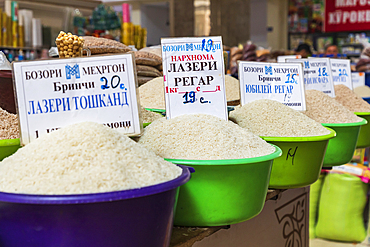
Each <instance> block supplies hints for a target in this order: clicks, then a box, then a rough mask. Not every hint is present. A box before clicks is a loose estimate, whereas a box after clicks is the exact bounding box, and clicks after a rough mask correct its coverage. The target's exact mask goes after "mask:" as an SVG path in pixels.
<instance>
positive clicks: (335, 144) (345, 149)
mask: <svg viewBox="0 0 370 247" xmlns="http://www.w3.org/2000/svg"><path fill="white" fill-rule="evenodd" d="M306 105H307V110H306V111H305V112H304V114H306V115H307V116H309V117H310V118H312V119H314V120H316V121H317V122H320V123H322V125H323V126H325V127H329V128H331V129H333V130H334V131H335V132H336V133H337V135H336V137H335V138H333V139H332V140H330V141H329V144H328V147H327V151H326V154H325V158H324V164H323V166H324V167H331V166H336V165H342V164H345V163H347V162H349V161H350V160H351V159H352V156H353V153H354V151H355V149H356V144H357V139H358V135H359V133H360V128H361V126H363V125H365V124H366V123H367V121H366V120H365V119H363V118H360V117H358V116H356V115H355V114H354V113H352V112H351V111H350V110H348V109H347V108H346V107H345V106H343V105H341V104H340V103H339V102H338V101H336V100H335V99H334V98H331V97H330V96H328V95H326V94H325V93H323V92H320V91H317V90H306Z"/></svg>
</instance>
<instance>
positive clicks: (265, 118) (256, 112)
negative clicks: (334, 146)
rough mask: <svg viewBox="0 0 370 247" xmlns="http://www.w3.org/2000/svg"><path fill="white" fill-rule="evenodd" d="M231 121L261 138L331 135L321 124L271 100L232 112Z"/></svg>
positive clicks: (238, 108) (257, 102)
mask: <svg viewBox="0 0 370 247" xmlns="http://www.w3.org/2000/svg"><path fill="white" fill-rule="evenodd" d="M230 120H232V121H234V122H236V123H237V124H238V125H240V126H241V127H243V128H246V129H248V130H249V131H251V132H253V133H254V134H256V135H259V136H279V137H303V136H321V135H327V134H330V131H329V130H327V129H326V128H325V127H323V126H322V125H321V124H320V123H318V122H316V121H315V120H313V119H311V118H309V117H307V116H305V115H304V114H302V113H300V112H298V111H296V110H293V109H291V108H290V107H288V106H285V105H284V104H282V103H280V102H278V101H275V100H269V99H260V100H256V101H253V102H250V103H248V104H245V105H244V106H242V107H236V108H235V110H234V111H231V112H230Z"/></svg>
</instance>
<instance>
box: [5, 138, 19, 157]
mask: <svg viewBox="0 0 370 247" xmlns="http://www.w3.org/2000/svg"><path fill="white" fill-rule="evenodd" d="M20 147H21V143H20V140H19V138H17V139H5V140H0V161H2V160H3V159H4V158H6V157H8V156H9V155H12V154H13V153H15V152H16V151H17V150H18V149H19V148H20Z"/></svg>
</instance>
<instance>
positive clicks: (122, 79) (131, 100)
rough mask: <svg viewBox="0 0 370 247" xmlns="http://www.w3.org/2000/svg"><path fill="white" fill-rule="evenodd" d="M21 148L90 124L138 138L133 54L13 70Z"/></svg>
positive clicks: (32, 64) (36, 63) (26, 64)
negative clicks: (51, 134) (71, 127)
mask: <svg viewBox="0 0 370 247" xmlns="http://www.w3.org/2000/svg"><path fill="white" fill-rule="evenodd" d="M13 73H14V83H15V89H16V98H17V105H18V117H19V122H20V129H21V131H20V133H21V142H22V144H24V145H25V144H27V143H29V142H31V141H32V140H35V139H36V138H38V137H39V136H41V135H44V134H47V133H49V132H51V131H53V130H56V129H59V128H62V127H64V126H66V125H69V124H73V123H78V122H83V121H93V122H98V123H102V124H104V125H106V126H108V127H111V128H114V129H117V130H119V131H121V132H123V133H125V134H127V135H137V134H140V133H141V122H140V118H139V113H138V109H139V108H138V102H137V98H136V88H137V86H136V85H137V82H136V77H135V73H134V62H133V55H132V54H124V55H115V56H99V57H84V58H71V59H55V60H43V61H32V62H19V63H14V64H13Z"/></svg>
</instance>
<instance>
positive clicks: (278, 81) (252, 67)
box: [239, 62, 306, 111]
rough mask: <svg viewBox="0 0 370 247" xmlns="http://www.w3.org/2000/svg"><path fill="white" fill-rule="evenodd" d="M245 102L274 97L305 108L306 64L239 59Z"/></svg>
mask: <svg viewBox="0 0 370 247" xmlns="http://www.w3.org/2000/svg"><path fill="white" fill-rule="evenodd" d="M239 77H240V92H241V104H242V105H244V104H246V103H249V102H252V101H254V100H258V99H272V100H276V101H279V102H280V103H283V104H284V105H286V106H289V107H291V108H293V109H295V110H300V111H305V110H306V101H305V94H304V85H303V70H302V65H301V64H298V63H258V62H239Z"/></svg>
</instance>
